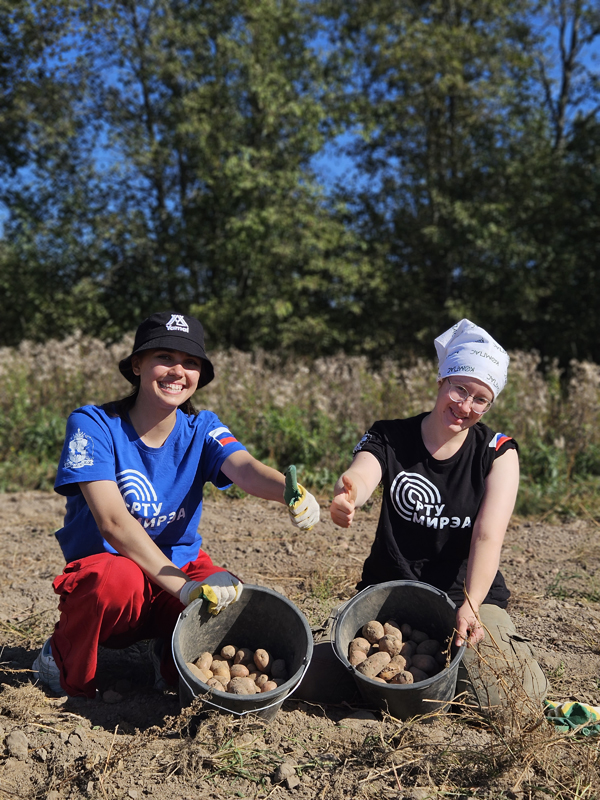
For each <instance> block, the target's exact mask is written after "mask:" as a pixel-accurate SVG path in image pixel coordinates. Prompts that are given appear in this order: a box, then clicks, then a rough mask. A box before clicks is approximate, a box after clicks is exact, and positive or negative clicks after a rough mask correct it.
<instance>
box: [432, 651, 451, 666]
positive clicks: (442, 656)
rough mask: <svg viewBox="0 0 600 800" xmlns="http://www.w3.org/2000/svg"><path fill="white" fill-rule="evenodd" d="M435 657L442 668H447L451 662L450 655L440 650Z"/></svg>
mask: <svg viewBox="0 0 600 800" xmlns="http://www.w3.org/2000/svg"><path fill="white" fill-rule="evenodd" d="M433 657H434V658H435V660H436V661H437V663H438V664H439V665H440V667H445V666H446V664H447V663H448V660H449V658H448V653H446V652H444V651H443V650H438V651H437V653H436V654H435V655H434V656H433Z"/></svg>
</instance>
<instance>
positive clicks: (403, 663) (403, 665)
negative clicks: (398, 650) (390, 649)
mask: <svg viewBox="0 0 600 800" xmlns="http://www.w3.org/2000/svg"><path fill="white" fill-rule="evenodd" d="M390 664H398V665H399V666H400V669H408V668H409V667H410V658H407V657H406V656H403V655H400V654H398V655H397V656H394V657H393V658H392V660H391V661H390Z"/></svg>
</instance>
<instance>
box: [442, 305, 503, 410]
mask: <svg viewBox="0 0 600 800" xmlns="http://www.w3.org/2000/svg"><path fill="white" fill-rule="evenodd" d="M435 349H436V351H437V356H438V360H439V369H438V378H439V379H440V380H441V379H442V378H448V377H449V376H451V375H467V376H468V377H470V378H477V379H478V380H480V381H482V382H483V383H485V385H486V386H489V388H490V389H491V390H492V392H493V394H494V399H496V397H498V395H499V394H500V392H501V391H502V389H504V387H505V386H506V379H507V374H508V362H509V357H508V353H507V352H506V350H504V349H503V348H502V347H500V345H499V344H498V342H497V341H495V339H492V337H491V336H490V335H489V333H487V332H486V331H484V329H483V328H480V327H479V326H478V325H475V324H474V323H473V322H471V321H470V320H468V319H461V321H460V322H457V323H456V325H453V326H452V327H451V328H449V329H448V330H447V331H446V332H445V333H442V334H441V335H440V336H438V338H437V339H436V340H435Z"/></svg>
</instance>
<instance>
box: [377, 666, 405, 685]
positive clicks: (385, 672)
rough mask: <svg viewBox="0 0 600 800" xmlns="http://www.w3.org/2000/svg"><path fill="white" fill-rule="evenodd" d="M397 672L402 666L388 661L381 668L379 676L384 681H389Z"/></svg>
mask: <svg viewBox="0 0 600 800" xmlns="http://www.w3.org/2000/svg"><path fill="white" fill-rule="evenodd" d="M398 672H402V666H401V665H400V664H392V662H391V661H390V663H389V664H387V665H386V666H385V667H384V668H383V669H382V670H381V672H380V673H379V677H380V678H383V680H384V681H391V680H392V678H393V677H394V675H396V674H397V673H398Z"/></svg>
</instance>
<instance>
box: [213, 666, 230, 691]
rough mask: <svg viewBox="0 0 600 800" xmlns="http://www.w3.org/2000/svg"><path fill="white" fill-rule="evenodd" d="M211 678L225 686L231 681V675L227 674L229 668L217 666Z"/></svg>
mask: <svg viewBox="0 0 600 800" xmlns="http://www.w3.org/2000/svg"><path fill="white" fill-rule="evenodd" d="M213 678H217V680H220V681H222V683H224V684H225V686H227V684H228V683H229V681H230V680H231V673H230V672H229V667H227V666H219V665H218V664H217V666H216V668H215V669H214V670H213Z"/></svg>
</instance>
